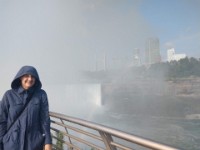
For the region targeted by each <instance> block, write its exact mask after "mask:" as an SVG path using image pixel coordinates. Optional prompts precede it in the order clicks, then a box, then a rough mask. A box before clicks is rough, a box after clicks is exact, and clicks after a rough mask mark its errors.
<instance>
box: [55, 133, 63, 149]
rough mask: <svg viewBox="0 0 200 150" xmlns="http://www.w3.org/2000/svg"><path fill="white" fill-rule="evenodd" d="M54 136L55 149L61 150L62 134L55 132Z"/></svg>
mask: <svg viewBox="0 0 200 150" xmlns="http://www.w3.org/2000/svg"><path fill="white" fill-rule="evenodd" d="M56 136H57V138H58V139H57V141H56V147H57V148H58V149H59V150H63V142H62V141H63V138H64V136H63V134H62V133H61V132H56Z"/></svg>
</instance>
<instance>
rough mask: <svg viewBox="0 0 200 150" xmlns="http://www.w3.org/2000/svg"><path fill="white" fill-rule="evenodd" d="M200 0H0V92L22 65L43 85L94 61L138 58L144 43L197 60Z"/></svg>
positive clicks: (87, 67)
mask: <svg viewBox="0 0 200 150" xmlns="http://www.w3.org/2000/svg"><path fill="white" fill-rule="evenodd" d="M199 14H200V1H199V0H167V1H165V0H17V1H16V0H0V68H1V72H0V80H1V81H0V83H1V85H0V92H1V94H2V91H5V90H6V89H7V88H10V82H11V81H12V79H13V78H14V76H15V74H16V72H17V71H18V70H19V69H20V67H21V66H23V65H33V66H35V67H36V68H37V69H38V72H39V74H40V76H41V79H42V81H43V83H44V84H48V83H50V82H51V81H52V83H53V81H58V80H55V79H60V80H59V81H60V82H62V80H65V79H70V78H72V77H74V76H75V75H76V73H77V71H79V70H94V69H95V58H96V57H97V59H98V60H102V59H103V57H104V54H105V53H106V55H107V58H108V59H109V60H112V59H113V58H119V57H125V58H126V57H131V55H132V52H133V49H135V48H139V49H140V50H141V54H143V51H144V48H145V40H146V39H147V38H149V37H158V38H159V39H160V49H161V55H162V58H163V60H166V50H167V48H168V47H174V48H175V50H176V52H177V53H186V54H187V55H188V56H194V57H200V42H199V41H200V17H199Z"/></svg>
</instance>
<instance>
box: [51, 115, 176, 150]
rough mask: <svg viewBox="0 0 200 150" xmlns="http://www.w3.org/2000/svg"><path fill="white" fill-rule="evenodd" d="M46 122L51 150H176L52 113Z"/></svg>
mask: <svg viewBox="0 0 200 150" xmlns="http://www.w3.org/2000/svg"><path fill="white" fill-rule="evenodd" d="M50 118H51V134H52V138H53V149H54V150H63V149H69V150H73V149H75V150H76V149H77V150H118V149H122V150H137V149H138V150H143V149H144V150H148V149H153V150H178V149H177V148H173V147H171V146H167V145H164V144H161V143H158V142H154V141H152V140H148V139H145V138H142V137H139V136H136V135H133V134H129V133H126V132H123V131H120V130H116V129H113V128H110V127H106V126H103V125H100V124H97V123H93V122H90V121H86V120H82V119H79V118H75V117H70V116H66V115H63V114H59V113H55V112H50Z"/></svg>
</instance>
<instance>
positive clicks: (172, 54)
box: [167, 48, 186, 62]
mask: <svg viewBox="0 0 200 150" xmlns="http://www.w3.org/2000/svg"><path fill="white" fill-rule="evenodd" d="M185 57H186V54H176V53H175V50H174V48H170V49H168V50H167V60H168V62H170V61H179V60H180V59H184V58H185Z"/></svg>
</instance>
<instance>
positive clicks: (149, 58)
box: [145, 38, 161, 64]
mask: <svg viewBox="0 0 200 150" xmlns="http://www.w3.org/2000/svg"><path fill="white" fill-rule="evenodd" d="M160 61H161V56H160V43H159V39H158V38H149V39H147V40H146V44H145V62H146V64H154V63H158V62H160Z"/></svg>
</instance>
